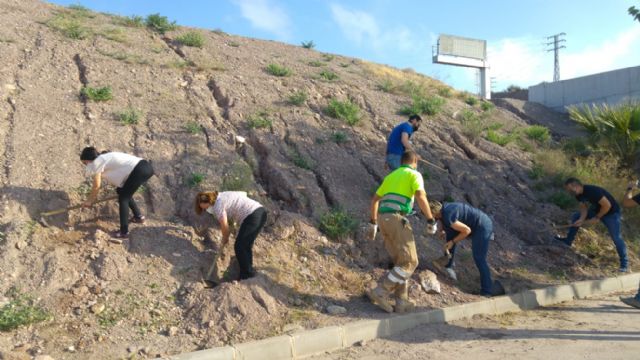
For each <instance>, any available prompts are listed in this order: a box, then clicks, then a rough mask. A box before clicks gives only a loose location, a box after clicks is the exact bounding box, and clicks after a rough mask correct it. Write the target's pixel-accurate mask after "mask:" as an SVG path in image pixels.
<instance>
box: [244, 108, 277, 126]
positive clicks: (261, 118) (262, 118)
mask: <svg viewBox="0 0 640 360" xmlns="http://www.w3.org/2000/svg"><path fill="white" fill-rule="evenodd" d="M268 116H269V114H268V113H267V112H266V111H261V112H258V113H256V114H253V115H251V116H249V118H248V119H247V126H248V127H249V129H264V128H271V127H272V126H273V122H272V121H271V119H269V117H268Z"/></svg>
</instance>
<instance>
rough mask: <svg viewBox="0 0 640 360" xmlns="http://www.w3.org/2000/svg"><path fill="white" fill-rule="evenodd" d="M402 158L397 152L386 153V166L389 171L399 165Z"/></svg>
mask: <svg viewBox="0 0 640 360" xmlns="http://www.w3.org/2000/svg"><path fill="white" fill-rule="evenodd" d="M401 160H402V155H398V154H387V166H389V169H391V171H393V170H395V169H397V168H399V167H400V163H401Z"/></svg>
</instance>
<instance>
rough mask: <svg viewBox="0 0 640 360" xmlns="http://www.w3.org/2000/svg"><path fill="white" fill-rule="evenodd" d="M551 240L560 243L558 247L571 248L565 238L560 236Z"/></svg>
mask: <svg viewBox="0 0 640 360" xmlns="http://www.w3.org/2000/svg"><path fill="white" fill-rule="evenodd" d="M553 240H554V241H555V242H556V243H560V245H564V246H566V247H571V245H569V243H568V242H567V238H566V237H562V236H558V235H556V236H554V237H553Z"/></svg>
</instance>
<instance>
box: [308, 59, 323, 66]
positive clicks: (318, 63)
mask: <svg viewBox="0 0 640 360" xmlns="http://www.w3.org/2000/svg"><path fill="white" fill-rule="evenodd" d="M309 66H313V67H320V66H324V63H323V62H321V61H318V60H313V61H309Z"/></svg>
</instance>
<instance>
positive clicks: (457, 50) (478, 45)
mask: <svg viewBox="0 0 640 360" xmlns="http://www.w3.org/2000/svg"><path fill="white" fill-rule="evenodd" d="M438 55H451V56H461V57H466V58H472V59H479V60H486V59H487V41H486V40H477V39H469V38H464V37H460V36H453V35H445V34H441V35H440V38H439V39H438Z"/></svg>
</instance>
